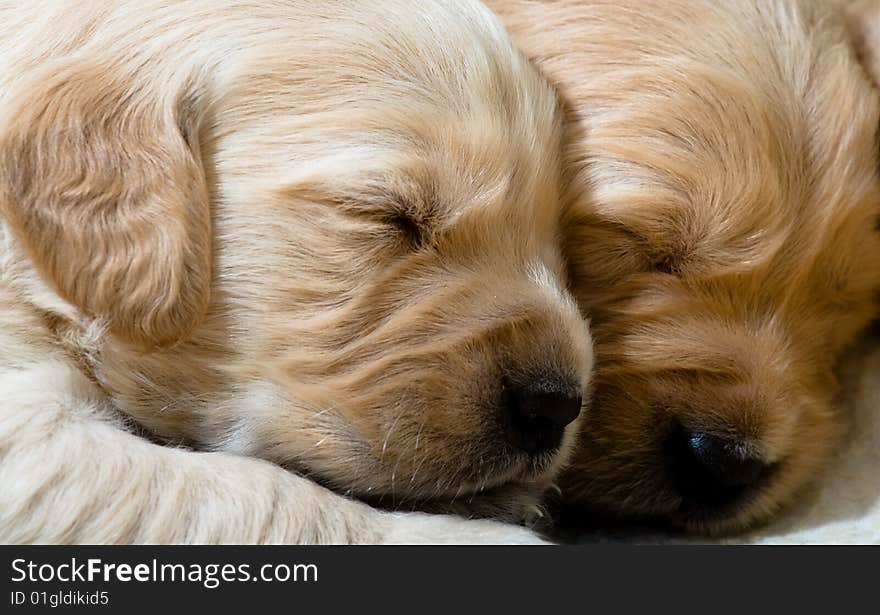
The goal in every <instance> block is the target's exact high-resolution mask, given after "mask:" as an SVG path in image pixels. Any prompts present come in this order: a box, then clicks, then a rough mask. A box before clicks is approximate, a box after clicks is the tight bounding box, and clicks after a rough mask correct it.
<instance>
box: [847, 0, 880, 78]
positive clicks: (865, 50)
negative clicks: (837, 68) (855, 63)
mask: <svg viewBox="0 0 880 615" xmlns="http://www.w3.org/2000/svg"><path fill="white" fill-rule="evenodd" d="M847 8H848V10H847V18H848V22H849V23H848V25H849V30H850V33H851V34H852V37H853V41H854V43H855V46H856V52H857V53H858V55H859V60H860V61H861V63H862V65H863V66H864V67H865V70H866V71H867V73H868V75H869V76H870V77H871V78H872V79H873V80H874V83H877V84H878V85H880V0H856V1H855V2H853V3H852V4H851V5H850V6H848V7H847Z"/></svg>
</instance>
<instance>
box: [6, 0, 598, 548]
mask: <svg viewBox="0 0 880 615" xmlns="http://www.w3.org/2000/svg"><path fill="white" fill-rule="evenodd" d="M560 132H561V130H560V121H559V118H558V116H557V110H556V99H555V96H554V94H553V92H552V91H551V89H550V87H549V86H548V85H546V83H545V82H544V81H543V80H542V79H541V78H539V77H538V75H537V74H536V72H535V71H533V70H532V69H531V68H530V66H529V64H528V63H527V62H526V61H525V60H524V59H523V58H522V57H521V56H520V55H519V54H518V52H516V51H515V50H514V49H513V47H512V46H511V44H510V43H509V42H508V40H507V38H506V36H505V34H504V32H503V29H502V27H501V26H500V25H499V24H498V23H497V22H496V20H495V18H494V17H493V16H492V15H491V14H490V13H489V12H488V11H487V10H486V9H484V8H483V7H482V6H480V5H479V4H478V3H476V2H471V1H468V0H460V1H455V2H440V1H427V2H423V1H420V2H401V1H396V0H390V1H385V2H381V3H376V2H367V1H361V2H358V1H329V2H321V3H314V2H295V1H292V2H259V3H254V2H245V1H232V2H224V3H222V5H221V4H218V3H216V2H213V1H209V0H192V1H188V2H168V1H159V0H148V1H138V2H134V1H125V0H117V1H111V0H103V1H100V2H88V3H61V2H59V3H51V2H44V3H11V2H5V3H3V4H2V5H0V211H2V231H0V232H2V234H0V258H2V267H0V398H2V401H0V485H2V489H0V538H2V540H3V541H7V542H10V541H11V542H179V541H187V542H225V541H231V542H276V541H295V542H383V541H384V542H400V541H402V542H412V541H428V542H443V541H454V542H472V541H486V542H537V541H538V539H537V538H535V537H534V536H533V535H532V534H531V533H530V532H528V531H527V530H525V529H522V528H519V527H515V526H506V525H502V524H498V523H494V522H489V521H466V520H464V519H461V518H459V517H453V516H429V515H424V514H418V513H417V514H408V513H402V512H382V511H379V510H376V509H374V508H370V507H368V506H367V505H365V504H362V503H360V502H356V501H355V500H351V499H347V498H345V497H343V496H342V495H337V494H336V493H333V492H332V491H331V490H328V489H326V488H325V487H329V488H331V489H332V490H335V491H337V492H343V494H350V495H352V496H356V497H358V498H361V499H368V500H374V501H375V502H376V503H378V504H380V505H381V506H382V507H384V508H391V509H398V510H399V509H401V508H406V509H420V510H435V511H458V512H463V513H465V514H468V515H481V516H494V517H498V518H504V519H508V520H514V521H519V520H522V519H523V518H524V517H525V516H526V515H527V514H528V511H529V510H530V509H531V508H533V506H534V502H535V501H536V500H537V498H538V496H539V495H540V494H541V493H542V492H543V490H544V489H545V488H546V487H547V486H548V485H549V484H550V482H551V481H552V480H553V477H554V476H555V474H556V473H557V471H558V470H559V469H560V468H561V467H562V465H563V464H564V462H565V460H566V458H567V456H568V454H569V451H570V449H571V447H572V438H573V435H572V430H573V428H571V427H568V426H569V424H571V423H573V422H575V420H576V418H577V416H578V413H579V410H580V406H581V399H582V397H583V396H584V395H585V392H586V388H587V385H588V380H589V374H590V368H591V363H592V359H591V345H590V339H589V335H588V332H587V330H586V326H585V325H584V324H583V322H582V320H581V318H580V316H579V314H578V310H577V308H576V306H575V304H574V302H573V300H572V298H571V297H570V296H569V295H568V293H567V292H566V290H565V284H564V279H563V271H564V266H563V260H562V258H561V256H560V249H559V241H558V233H559V218H560V216H561V211H560V200H561V199H560V198H559V189H558V186H559V183H560V182H559V164H558V160H557V155H558V152H559V151H561V150H560V143H559V140H560ZM181 445H182V446H181ZM197 451H200V452H197ZM258 458H259V459H258ZM319 485H323V486H319Z"/></svg>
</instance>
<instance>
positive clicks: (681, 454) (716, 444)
mask: <svg viewBox="0 0 880 615" xmlns="http://www.w3.org/2000/svg"><path fill="white" fill-rule="evenodd" d="M668 454H669V464H670V472H671V477H672V481H673V483H674V485H675V488H676V489H677V490H678V492H679V493H680V494H681V495H682V496H683V497H684V498H685V499H686V500H689V501H691V502H692V503H697V504H706V505H714V506H721V505H724V504H729V503H731V502H733V501H734V500H736V499H737V498H738V497H740V496H741V495H742V494H743V493H744V492H745V491H746V490H748V488H749V487H751V486H753V485H755V484H756V483H758V482H759V481H760V480H761V478H762V477H763V476H764V475H765V473H766V472H767V470H768V469H769V465H768V464H767V463H766V462H765V461H764V460H762V459H760V458H759V457H757V456H755V455H753V454H751V453H749V452H748V450H747V449H746V447H744V446H743V445H742V443H740V442H738V441H736V440H735V439H730V438H723V437H720V436H716V435H712V434H710V433H707V432H705V431H700V430H689V429H686V428H684V427H682V426H677V427H676V428H675V429H674V430H673V432H672V434H671V435H670V437H669V441H668Z"/></svg>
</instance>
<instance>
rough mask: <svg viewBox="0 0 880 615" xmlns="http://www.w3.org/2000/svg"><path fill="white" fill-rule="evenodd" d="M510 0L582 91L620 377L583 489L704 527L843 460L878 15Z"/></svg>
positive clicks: (581, 198) (771, 503)
mask: <svg viewBox="0 0 880 615" xmlns="http://www.w3.org/2000/svg"><path fill="white" fill-rule="evenodd" d="M490 4H491V5H492V6H493V7H494V8H495V9H496V10H497V11H498V13H499V14H500V15H501V16H502V17H503V20H504V21H505V22H506V24H507V25H508V26H509V29H510V30H511V31H512V33H513V34H514V38H515V39H516V40H517V41H518V43H519V44H520V45H521V46H522V48H523V49H525V50H526V51H527V52H528V53H529V54H530V55H531V56H532V57H533V58H534V59H535V61H536V63H537V64H538V65H539V66H540V67H541V69H542V70H543V71H544V72H545V73H546V74H547V75H549V76H550V77H551V78H552V80H553V81H555V82H556V83H558V84H559V86H560V89H561V91H562V94H563V97H564V98H565V100H566V104H567V105H568V118H569V121H568V129H569V130H568V132H569V135H568V136H569V142H568V146H567V152H566V158H567V160H566V162H567V165H568V168H569V169H570V171H571V178H570V180H571V187H570V194H569V197H570V199H571V201H572V203H573V208H572V212H571V217H570V220H568V222H567V229H568V233H569V236H568V254H569V259H570V266H571V274H572V279H573V282H574V284H575V285H576V294H577V297H578V300H579V303H580V306H581V309H582V310H583V313H584V315H585V316H586V317H587V318H589V319H590V320H591V323H592V326H593V333H594V337H595V338H596V344H597V347H596V351H597V380H596V387H595V396H594V399H593V406H592V408H591V412H590V415H589V416H588V417H587V418H586V420H585V421H584V422H583V423H582V424H581V431H582V437H581V446H580V449H579V454H578V455H577V458H576V462H575V463H574V464H573V466H572V467H571V469H570V471H568V472H567V475H566V476H565V478H564V481H563V489H564V491H565V492H566V494H567V496H568V497H569V499H570V500H574V501H576V502H578V503H580V504H582V505H585V506H587V507H589V508H591V509H593V510H599V511H604V512H611V513H614V514H635V515H649V516H660V517H665V518H668V519H671V520H672V521H673V522H674V523H676V524H681V525H684V526H687V527H688V528H690V529H695V530H710V531H719V530H724V529H734V528H739V527H743V526H746V525H749V524H751V523H753V522H756V521H759V520H761V519H764V518H766V517H767V516H768V515H770V514H771V513H773V512H774V511H776V510H777V509H778V508H779V507H780V506H781V505H783V504H784V503H786V502H787V501H789V500H790V498H791V497H792V495H793V494H794V493H795V492H796V491H797V489H798V488H799V487H801V486H802V485H803V484H804V483H805V482H806V481H807V480H808V479H809V478H810V477H811V476H813V475H814V474H815V473H816V471H817V470H818V469H819V468H820V467H821V465H822V463H823V460H824V459H825V457H826V453H827V452H828V450H829V447H830V446H831V445H832V443H833V441H834V435H835V425H836V421H835V410H834V405H833V400H834V397H835V393H836V382H835V377H834V375H833V367H834V365H835V361H836V359H837V357H838V356H839V354H840V352H841V350H842V349H843V348H844V347H845V346H847V344H849V343H850V342H851V341H852V340H853V339H854V337H856V336H857V335H858V334H859V332H860V331H862V329H863V327H864V326H865V325H866V323H867V322H868V320H869V319H870V317H871V316H872V315H873V314H874V313H875V308H876V296H877V292H878V288H880V234H878V232H877V221H878V214H880V185H878V153H877V150H878V141H877V129H878V95H877V91H876V90H875V89H874V87H873V86H872V83H871V81H870V79H869V78H868V75H867V74H866V72H865V70H864V68H863V67H862V66H860V64H859V60H858V57H857V46H858V40H862V39H864V43H863V44H861V51H862V53H863V55H864V56H865V57H866V58H867V57H868V55H870V51H871V49H870V46H869V45H868V44H867V42H868V40H869V39H870V37H868V38H865V37H859V36H858V33H859V32H861V31H864V30H865V24H867V23H869V22H868V21H866V18H865V17H864V16H862V17H856V18H855V19H854V20H853V22H852V24H853V30H852V31H850V32H848V31H847V28H846V23H845V22H846V20H845V18H844V11H843V10H842V8H841V7H840V6H837V5H835V4H834V3H830V2H824V1H820V0H797V1H789V0H768V1H764V0H761V1H758V0H755V1H749V2H745V1H741V0H726V1H720V2H719V1H709V0H648V1H640V2H620V1H618V0H614V1H612V2H604V1H588V2H585V1H582V0H559V1H555V2H542V1H528V0H503V1H498V2H491V3H490ZM868 5H870V6H872V7H874V10H875V15H876V14H877V13H876V6H877V3H876V2H870V3H868ZM874 23H875V25H876V19H875V21H874ZM873 36H874V38H873V39H871V40H873V44H874V45H877V44H878V43H877V36H876V32H875V33H874V35H873ZM854 41H855V42H854ZM871 57H873V58H874V64H873V66H874V67H875V69H876V66H877V64H876V55H873V56H871ZM874 76H875V78H876V76H877V75H876V70H875V75H874Z"/></svg>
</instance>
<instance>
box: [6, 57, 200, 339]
mask: <svg viewBox="0 0 880 615" xmlns="http://www.w3.org/2000/svg"><path fill="white" fill-rule="evenodd" d="M185 89H186V85H185V84H183V83H181V85H180V87H179V88H174V87H173V86H171V85H170V84H169V83H158V84H157V85H156V87H153V88H150V87H147V86H144V85H143V84H140V85H138V84H137V82H136V81H135V79H134V78H128V79H121V78H119V76H116V77H114V76H113V71H112V70H109V69H107V68H104V67H99V66H84V65H83V64H82V63H71V62H67V63H65V64H62V65H58V64H55V65H53V66H50V67H47V68H46V69H45V70H41V71H37V74H35V75H32V76H30V77H29V78H28V79H27V82H26V83H23V84H20V85H19V86H18V87H16V88H15V90H14V91H13V92H12V93H11V95H10V96H7V97H6V99H7V100H11V101H14V102H13V103H12V105H11V106H8V107H7V108H6V109H3V112H2V116H0V212H2V214H3V215H4V216H5V217H6V219H7V220H8V223H9V225H10V226H11V228H12V229H13V231H14V233H15V234H16V236H17V237H18V239H19V240H20V241H21V243H22V244H23V246H24V247H25V249H26V250H27V252H28V253H29V255H30V256H31V257H32V259H33V261H34V263H35V264H36V266H37V268H38V269H39V271H40V273H41V274H42V275H43V276H44V278H46V279H47V281H49V282H50V283H51V284H53V285H54V286H55V287H56V289H57V290H58V291H59V292H60V293H61V295H62V296H63V297H65V298H66V299H67V300H68V301H70V302H72V303H73V304H74V305H76V306H77V307H79V308H80V309H81V310H83V311H84V312H85V313H87V314H89V315H91V316H96V317H102V318H104V319H105V320H106V321H107V323H108V325H109V327H110V330H111V331H112V332H113V333H114V334H115V335H117V336H118V337H120V338H122V339H124V340H126V341H128V342H130V343H133V344H136V345H138V346H141V347H144V348H150V347H154V346H161V345H167V344H171V343H174V342H175V341H178V340H180V339H182V338H183V337H185V336H186V335H187V334H188V332H189V331H191V329H192V328H193V327H194V326H195V325H196V324H197V323H198V322H199V320H200V319H201V317H202V316H203V315H204V312H205V310H206V308H207V303H208V293H209V288H210V278H211V220H210V212H209V197H208V190H207V185H206V181H205V174H204V171H203V168H202V165H201V160H200V156H199V152H198V145H194V143H197V131H198V124H199V117H198V114H197V113H196V112H195V111H194V106H195V105H194V103H193V101H194V100H195V99H194V98H193V94H192V93H187V92H186V91H184V90H185Z"/></svg>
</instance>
